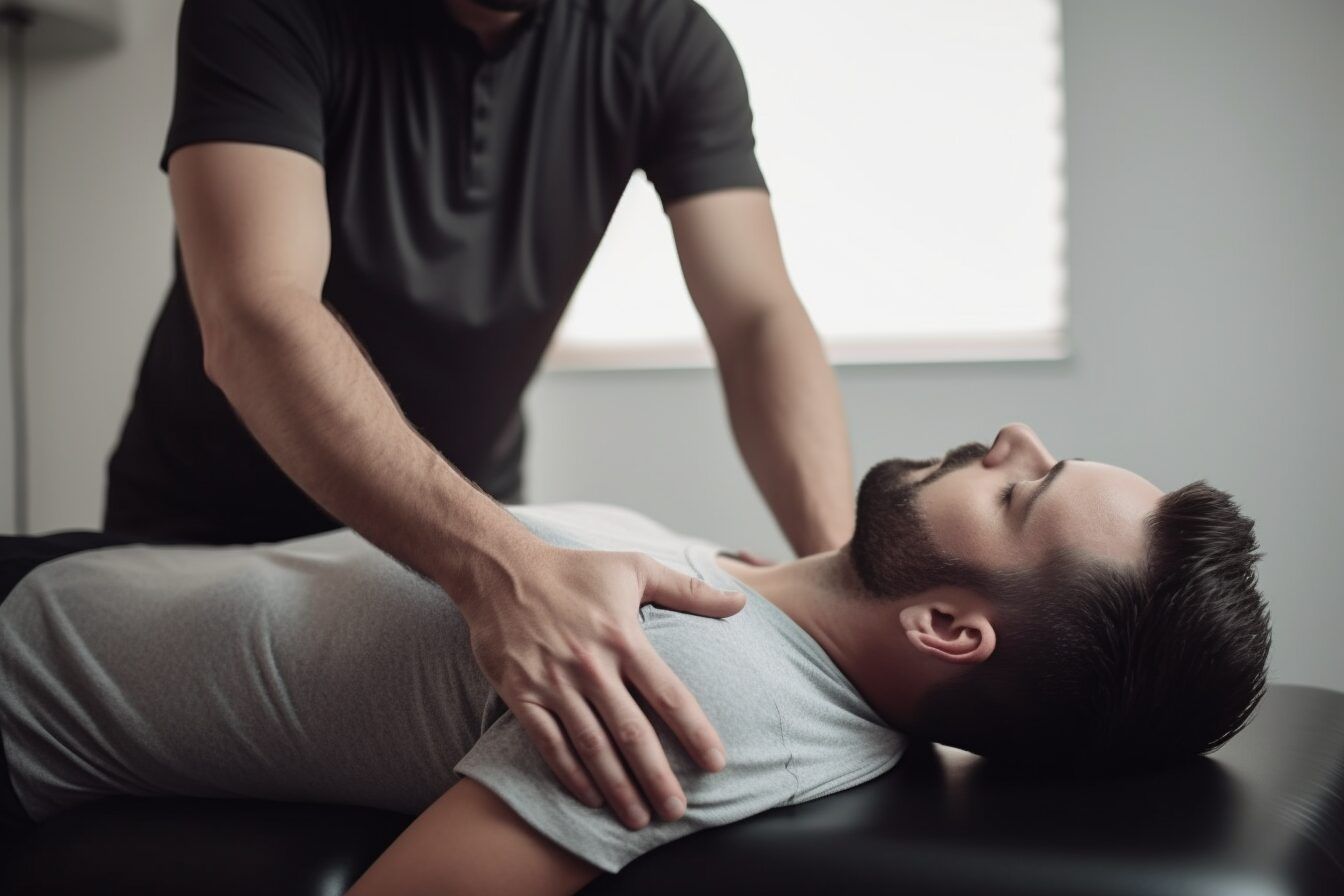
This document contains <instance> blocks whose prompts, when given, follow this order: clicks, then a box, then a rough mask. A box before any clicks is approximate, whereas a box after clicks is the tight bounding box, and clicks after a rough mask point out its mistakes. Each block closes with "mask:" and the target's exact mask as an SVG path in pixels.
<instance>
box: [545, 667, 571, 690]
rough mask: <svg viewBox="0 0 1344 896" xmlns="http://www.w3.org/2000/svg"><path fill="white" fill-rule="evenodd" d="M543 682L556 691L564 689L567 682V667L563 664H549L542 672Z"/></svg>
mask: <svg viewBox="0 0 1344 896" xmlns="http://www.w3.org/2000/svg"><path fill="white" fill-rule="evenodd" d="M541 677H542V681H544V682H545V683H546V684H547V685H548V686H550V687H551V688H552V689H554V690H559V689H560V688H562V687H564V684H565V681H566V674H565V666H564V664H563V663H547V664H546V666H545V668H544V669H543V670H542V675H541Z"/></svg>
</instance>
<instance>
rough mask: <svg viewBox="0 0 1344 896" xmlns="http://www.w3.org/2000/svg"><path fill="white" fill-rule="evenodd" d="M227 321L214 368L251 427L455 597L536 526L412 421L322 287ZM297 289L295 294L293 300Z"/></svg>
mask: <svg viewBox="0 0 1344 896" xmlns="http://www.w3.org/2000/svg"><path fill="white" fill-rule="evenodd" d="M273 298H274V299H275V300H274V301H269V302H252V303H249V306H250V307H252V308H257V307H269V308H284V309H286V310H285V311H284V312H275V311H251V312H238V313H237V314H235V315H233V316H232V317H231V319H230V320H229V321H228V322H227V323H225V324H219V323H216V324H215V326H214V327H212V329H211V331H210V336H209V338H207V340H206V348H207V351H206V367H207V371H208V373H209V375H210V377H211V379H212V380H214V381H215V383H216V384H218V385H219V386H220V388H221V389H222V390H223V391H224V393H225V394H226V395H227V396H228V399H229V401H230V403H231V404H232V405H233V407H234V409H235V410H236V411H237V412H238V414H239V416H240V417H241V418H242V420H243V422H244V423H245V424H246V425H247V428H248V429H249V430H250V431H251V432H252V434H253V435H254V436H255V437H256V439H257V440H258V442H260V443H261V445H262V447H263V448H265V449H266V451H267V453H268V454H269V455H270V456H271V457H272V458H273V459H274V460H275V461H276V463H278V464H279V466H280V468H281V469H283V470H284V471H285V473H286V474H287V475H289V477H290V478H291V479H293V480H294V481H295V482H296V483H297V484H298V485H299V486H300V487H301V488H302V489H303V490H304V491H305V492H307V493H308V494H309V495H310V496H311V497H312V498H313V499H314V500H315V501H317V502H318V503H319V504H320V505H322V507H323V508H325V509H326V511H327V512H328V513H330V514H331V515H332V516H334V517H335V518H336V519H338V520H340V521H341V522H343V523H345V524H346V525H348V526H350V527H351V528H353V529H355V530H356V531H358V532H359V533H360V534H361V535H363V536H364V537H365V538H367V539H368V540H369V541H371V542H372V543H373V544H376V545H377V546H379V547H380V548H382V549H383V550H385V551H387V552H388V553H390V554H391V555H392V556H394V557H396V558H397V559H399V560H401V561H402V562H404V563H406V564H407V565H408V566H410V567H412V568H413V569H415V570H417V571H418V572H420V573H421V574H423V575H425V576H427V577H429V578H431V579H433V580H434V581H436V582H438V583H439V584H440V585H443V586H444V587H445V588H448V589H449V591H450V593H452V594H454V596H455V597H457V596H459V595H467V594H475V593H477V591H478V588H477V587H476V586H477V585H478V584H479V583H478V582H477V581H476V578H477V577H478V576H480V575H481V574H482V573H483V572H484V567H488V566H489V565H490V563H491V557H492V555H493V554H495V553H497V552H498V551H500V550H501V549H503V548H504V547H505V546H506V545H508V544H509V543H510V542H511V541H516V542H518V543H522V542H524V541H526V539H527V538H528V533H527V532H526V530H525V529H524V528H523V527H522V526H521V525H520V524H518V523H517V522H516V521H515V520H514V519H513V517H512V516H510V515H509V514H508V513H507V512H505V511H504V510H503V509H501V508H500V507H499V506H498V505H497V504H495V503H494V502H493V501H492V500H491V499H490V498H489V497H488V496H486V495H485V494H484V493H482V492H480V491H479V490H478V489H477V488H476V487H475V486H474V485H472V483H470V482H469V481H467V480H466V479H465V478H464V477H462V476H461V474H459V473H458V472H457V471H456V470H455V469H454V468H453V467H452V466H451V464H449V463H448V461H447V460H445V459H444V458H443V456H442V455H440V454H439V452H438V451H437V450H436V449H435V448H434V447H433V446H432V445H430V444H429V443H428V442H427V441H426V440H425V439H424V438H423V437H422V436H420V434H419V433H417V432H416V431H415V430H414V429H413V428H412V427H411V426H410V424H409V423H408V422H407V421H406V418H405V416H404V415H403V414H402V412H401V410H400V408H398V407H397V404H396V402H395V400H394V399H393V397H392V395H391V394H390V393H389V392H388V390H387V388H386V386H385V385H384V384H383V382H382V380H381V379H380V377H379V376H378V374H377V373H376V372H375V370H374V369H373V367H372V365H371V364H370V363H369V362H368V360H367V359H366V358H365V356H364V354H363V352H362V351H361V350H360V348H359V346H358V345H357V344H356V343H355V341H354V339H353V338H352V337H351V336H350V334H349V333H348V332H347V331H346V329H345V327H344V326H342V324H341V323H340V321H338V320H337V319H336V317H335V316H334V315H333V314H332V313H331V312H330V311H329V310H327V309H326V308H325V307H324V306H322V305H321V304H320V303H319V302H318V301H317V299H316V297H310V296H302V297H297V298H299V299H300V300H299V301H292V299H294V298H296V297H294V296H274V297H273ZM284 299H291V301H283V300H284Z"/></svg>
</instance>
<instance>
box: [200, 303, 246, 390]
mask: <svg viewBox="0 0 1344 896" xmlns="http://www.w3.org/2000/svg"><path fill="white" fill-rule="evenodd" d="M199 323H200V328H201V362H202V366H203V367H204V369H205V378H206V379H208V380H209V381H210V382H212V383H214V384H215V385H216V386H218V387H219V388H220V389H224V388H225V380H226V379H227V376H228V370H229V369H230V367H231V366H232V364H231V361H232V358H233V356H234V355H235V354H236V353H237V349H236V348H235V347H234V346H235V345H236V342H237V340H235V339H233V338H232V337H231V336H230V334H229V331H228V328H227V327H226V326H225V325H224V324H222V323H219V322H211V323H209V324H207V323H206V322H205V320H204V319H199Z"/></svg>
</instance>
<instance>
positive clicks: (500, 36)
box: [443, 0, 523, 52]
mask: <svg viewBox="0 0 1344 896" xmlns="http://www.w3.org/2000/svg"><path fill="white" fill-rule="evenodd" d="M443 4H444V6H446V7H447V8H448V12H449V14H450V15H452V17H453V18H454V19H457V21H458V24H460V25H461V26H462V27H463V28H466V29H467V30H468V31H470V32H471V33H472V34H474V35H476V39H477V40H478V41H480V43H481V47H482V48H483V49H484V50H485V51H486V52H490V51H491V50H494V49H495V48H497V47H498V46H499V45H500V44H502V43H503V42H504V41H505V40H506V39H507V38H508V36H509V32H510V31H512V30H513V28H514V26H515V25H517V24H518V20H519V19H521V18H522V17H523V14H522V13H521V12H501V11H499V10H496V9H487V8H486V7H484V6H479V5H477V4H476V3H473V2H472V0H443Z"/></svg>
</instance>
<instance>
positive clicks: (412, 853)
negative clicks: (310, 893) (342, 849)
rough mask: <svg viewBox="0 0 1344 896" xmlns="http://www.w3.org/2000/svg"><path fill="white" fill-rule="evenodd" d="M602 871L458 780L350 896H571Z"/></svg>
mask: <svg viewBox="0 0 1344 896" xmlns="http://www.w3.org/2000/svg"><path fill="white" fill-rule="evenodd" d="M601 873H602V872H601V871H600V870H599V869H598V868H596V867H594V866H593V865H590V864H589V863H587V862H585V861H583V860H582V859H580V858H578V857H577V856H575V855H573V854H572V853H570V852H568V851H566V850H564V849H562V848H561V847H559V846H557V845H556V844H554V843H552V842H551V841H550V840H548V839H546V838H545V837H544V836H542V835H541V834H539V833H537V832H536V831H535V830H533V829H532V828H531V827H529V826H528V825H527V823H526V822H524V821H523V820H522V819H521V818H519V817H518V815H517V813H515V812H514V811H513V810H512V809H510V808H509V807H508V805H506V804H505V803H504V802H503V801H502V800H501V799H500V798H499V797H497V796H495V795H494V793H492V792H491V791H490V790H489V789H487V788H486V787H484V786H482V785H481V784H478V783H477V782H476V781H473V780H472V779H471V778H463V779H462V780H461V781H458V782H457V783H456V784H454V785H453V786H452V787H451V788H449V790H448V792H447V793H445V794H444V795H443V796H441V797H439V798H438V800H436V801H435V802H434V804H433V805H432V806H430V807H429V808H428V809H426V810H425V811H424V812H422V813H421V814H420V817H418V818H417V819H416V820H415V821H413V822H412V823H411V825H410V827H408V828H407V829H406V830H405V831H403V832H402V833H401V836H399V837H398V838H397V839H396V841H395V842H393V844H392V845H391V846H389V847H388V848H387V849H386V850H385V851H384V852H383V854H382V855H381V856H379V857H378V860H377V861H376V862H374V863H373V865H372V866H371V867H370V868H369V869H368V870H367V871H365V872H364V874H363V876H362V877H360V879H359V880H358V881H356V882H355V885H354V886H353V887H351V888H350V890H349V893H348V896H422V894H423V896H455V894H459V893H461V894H467V893H471V894H476V893H489V894H491V896H534V894H535V896H568V894H570V893H575V892H577V891H579V890H581V889H582V888H583V887H585V886H587V885H588V883H589V882H590V881H592V880H593V879H594V878H595V877H597V876H598V875H599V874H601Z"/></svg>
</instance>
